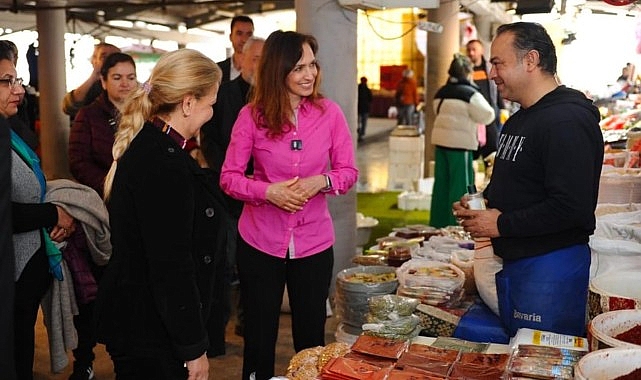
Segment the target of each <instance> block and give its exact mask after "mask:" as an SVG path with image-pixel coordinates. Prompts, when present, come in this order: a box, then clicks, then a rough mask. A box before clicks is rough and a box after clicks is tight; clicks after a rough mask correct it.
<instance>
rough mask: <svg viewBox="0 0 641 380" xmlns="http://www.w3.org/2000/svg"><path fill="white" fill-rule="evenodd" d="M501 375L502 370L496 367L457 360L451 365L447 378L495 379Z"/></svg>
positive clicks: (461, 379)
mask: <svg viewBox="0 0 641 380" xmlns="http://www.w3.org/2000/svg"><path fill="white" fill-rule="evenodd" d="M502 375H503V371H502V370H499V369H498V368H496V367H488V366H483V365H478V364H466V363H461V362H457V363H454V365H453V366H452V372H450V374H449V376H448V377H447V378H448V379H451V380H469V379H474V380H497V379H500V378H501V376H502Z"/></svg>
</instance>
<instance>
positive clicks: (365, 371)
mask: <svg viewBox="0 0 641 380" xmlns="http://www.w3.org/2000/svg"><path fill="white" fill-rule="evenodd" d="M380 370H381V368H380V367H377V366H374V365H371V364H369V363H365V362H362V361H358V360H353V359H349V358H344V357H338V358H333V359H332V360H330V361H329V363H327V365H326V366H325V367H323V370H322V372H321V373H322V374H323V376H324V375H325V374H329V375H332V374H333V375H336V377H338V378H341V379H354V380H365V379H370V378H371V377H370V376H372V375H373V374H375V373H376V372H378V371H380ZM311 379H314V378H313V377H312V378H311Z"/></svg>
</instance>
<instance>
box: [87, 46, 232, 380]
mask: <svg viewBox="0 0 641 380" xmlns="http://www.w3.org/2000/svg"><path fill="white" fill-rule="evenodd" d="M220 78H221V72H220V69H219V68H218V66H217V65H216V64H215V63H214V62H213V61H211V60H210V59H209V58H207V57H205V56H204V55H203V54H201V53H199V52H197V51H195V50H189V49H181V50H177V51H174V52H170V53H166V54H165V55H164V56H162V57H161V58H160V60H159V61H158V63H157V64H156V66H155V67H154V69H153V70H152V73H151V76H150V78H149V80H148V81H147V82H145V83H144V84H143V86H142V88H140V89H138V90H135V91H134V92H133V94H132V95H131V98H130V100H129V101H128V102H127V103H126V104H125V107H124V109H123V111H122V116H121V121H120V124H119V127H118V132H117V133H116V141H115V144H114V148H113V155H114V159H115V161H114V164H113V165H112V167H111V170H110V171H109V173H108V175H107V178H106V179H105V197H106V200H107V207H108V209H109V214H110V223H111V234H112V235H111V236H112V244H113V255H112V257H111V261H110V262H109V264H108V266H107V269H106V271H105V274H104V276H103V279H102V282H101V284H100V288H99V291H98V299H97V317H98V321H97V322H98V324H97V326H98V340H99V341H100V342H102V343H105V344H106V347H107V351H108V352H109V354H110V355H111V358H112V360H113V362H114V369H115V372H116V379H118V380H122V379H155V380H161V379H172V380H173V379H176V380H177V379H181V380H184V379H189V380H206V379H207V378H208V371H209V362H208V360H207V355H206V352H205V351H206V349H207V347H208V346H209V342H208V338H207V331H206V329H205V322H206V321H207V318H208V314H209V307H210V304H211V294H212V284H213V283H214V280H215V277H214V273H215V269H216V268H217V267H218V266H219V265H220V263H221V262H222V260H224V255H225V250H224V248H225V233H226V228H225V225H224V224H225V223H226V221H227V217H226V213H225V210H224V207H223V198H222V195H221V193H220V190H219V188H218V186H217V184H216V182H215V181H214V180H213V178H212V177H211V176H210V175H208V173H209V171H206V170H205V169H201V168H200V167H199V166H198V164H197V162H196V161H195V160H194V159H193V158H192V157H191V156H190V154H189V152H188V150H189V149H190V147H191V146H193V145H192V139H193V138H194V137H195V136H197V135H198V133H199V130H200V127H201V126H202V125H203V124H204V123H205V122H206V121H207V120H209V119H210V118H211V116H212V105H213V104H214V103H215V102H216V93H217V91H218V86H219V84H220Z"/></svg>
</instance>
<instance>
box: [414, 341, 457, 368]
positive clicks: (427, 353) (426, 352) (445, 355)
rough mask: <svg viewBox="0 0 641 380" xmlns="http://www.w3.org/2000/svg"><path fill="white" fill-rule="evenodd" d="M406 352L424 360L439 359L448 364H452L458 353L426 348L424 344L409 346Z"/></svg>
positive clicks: (430, 347)
mask: <svg viewBox="0 0 641 380" xmlns="http://www.w3.org/2000/svg"><path fill="white" fill-rule="evenodd" d="M407 351H408V352H411V353H413V354H416V355H419V356H421V357H424V358H430V359H440V360H443V361H445V362H448V363H454V362H455V361H456V359H457V358H458V355H459V351H457V350H449V349H446V348H440V347H434V346H428V345H426V344H416V343H414V344H410V346H409V348H408V349H407Z"/></svg>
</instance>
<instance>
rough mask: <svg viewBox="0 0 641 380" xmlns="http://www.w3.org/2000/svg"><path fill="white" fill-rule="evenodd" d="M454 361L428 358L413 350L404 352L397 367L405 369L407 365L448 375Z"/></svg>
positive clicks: (428, 371)
mask: <svg viewBox="0 0 641 380" xmlns="http://www.w3.org/2000/svg"><path fill="white" fill-rule="evenodd" d="M452 364H453V363H452V362H448V361H443V360H439V359H436V358H426V357H424V356H421V355H417V354H414V353H411V352H404V353H403V354H402V355H401V357H400V358H398V361H397V362H396V367H398V368H402V369H405V368H407V367H415V368H419V369H421V370H423V371H426V372H427V373H428V374H430V375H441V376H447V374H448V372H449V371H450V367H451V366H452Z"/></svg>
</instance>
